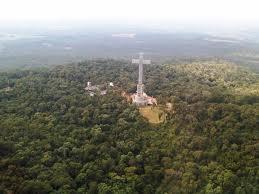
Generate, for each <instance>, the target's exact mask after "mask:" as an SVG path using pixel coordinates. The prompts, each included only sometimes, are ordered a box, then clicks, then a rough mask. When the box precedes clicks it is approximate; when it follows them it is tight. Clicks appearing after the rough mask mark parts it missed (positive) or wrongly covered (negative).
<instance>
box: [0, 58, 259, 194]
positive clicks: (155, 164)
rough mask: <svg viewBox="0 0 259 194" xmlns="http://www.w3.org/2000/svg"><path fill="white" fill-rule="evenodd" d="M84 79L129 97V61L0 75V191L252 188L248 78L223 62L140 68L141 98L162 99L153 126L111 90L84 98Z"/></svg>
mask: <svg viewBox="0 0 259 194" xmlns="http://www.w3.org/2000/svg"><path fill="white" fill-rule="evenodd" d="M89 80H91V81H92V82H93V83H96V84H101V83H104V82H106V83H108V82H113V83H114V85H115V86H118V87H119V88H120V90H121V91H126V92H128V93H132V92H135V90H136V88H135V87H136V86H135V82H136V80H137V71H136V66H133V65H132V64H130V63H129V62H128V61H126V60H125V61H122V60H112V59H100V60H88V61H85V62H80V63H74V64H68V65H58V66H55V67H46V68H34V69H25V70H13V71H10V72H1V73H0V154H1V160H0V175H1V176H0V191H2V192H10V193H12V192H14V193H28V192H29V191H30V192H34V193H57V192H59V193H257V192H258V184H257V176H258V172H257V171H258V170H257V158H258V153H257V152H256V150H257V149H258V130H257V129H258V128H259V95H258V91H259V87H258V86H259V78H258V74H256V73H253V72H252V71H251V70H250V69H246V68H244V67H241V66H238V65H236V64H233V63H229V62H226V61H202V62H199V61H196V62H191V63H187V62H179V63H177V64H171V63H168V64H153V65H148V66H146V67H145V80H144V83H145V86H146V88H147V90H148V91H149V94H150V95H151V96H156V98H157V100H158V103H159V104H161V105H166V103H171V104H172V108H171V109H164V111H165V114H166V120H165V122H161V123H158V124H156V125H153V124H150V123H149V122H148V120H146V119H145V118H144V117H143V116H142V115H141V114H140V113H139V110H138V108H137V107H136V106H135V105H132V104H129V103H128V102H127V100H126V99H125V98H123V97H122V96H121V91H120V90H114V91H110V92H108V93H107V95H104V96H98V95H97V96H95V97H91V96H89V95H86V93H85V90H84V88H85V86H86V84H87V81H89ZM6 88H9V89H8V90H7V89H6Z"/></svg>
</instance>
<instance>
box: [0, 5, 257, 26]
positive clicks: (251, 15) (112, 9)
mask: <svg viewBox="0 0 259 194" xmlns="http://www.w3.org/2000/svg"><path fill="white" fill-rule="evenodd" d="M10 20H11V21H17V20H18V21H19V20H37V21H42V20H45V21H60V20H84V21H90V22H93V21H103V22H107V21H124V22H137V21H139V22H142V21H150V22H167V21H176V22H177V21H178V22H179V21H186V22H189V23H210V22H212V21H213V22H220V23H221V24H222V25H226V26H227V25H230V24H231V25H238V24H252V25H258V26H259V0H0V21H2V22H3V21H10Z"/></svg>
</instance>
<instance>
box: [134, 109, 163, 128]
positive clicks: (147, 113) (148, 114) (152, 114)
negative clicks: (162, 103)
mask: <svg viewBox="0 0 259 194" xmlns="http://www.w3.org/2000/svg"><path fill="white" fill-rule="evenodd" d="M139 112H140V114H141V115H142V116H143V117H145V118H146V119H147V120H148V121H149V122H150V123H153V124H158V123H162V122H164V120H165V113H164V111H163V110H161V108H159V107H151V106H147V107H140V108H139Z"/></svg>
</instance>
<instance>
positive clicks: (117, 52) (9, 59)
mask: <svg viewBox="0 0 259 194" xmlns="http://www.w3.org/2000/svg"><path fill="white" fill-rule="evenodd" d="M212 40H213V41H212ZM140 51H141V52H144V53H145V54H146V55H147V56H148V57H149V58H150V59H151V60H152V61H153V63H156V62H161V61H162V62H164V61H167V60H174V59H177V58H180V59H191V58H207V57H215V58H226V59H229V60H234V61H237V62H240V63H242V64H244V65H250V64H252V65H250V66H255V67H257V66H258V67H259V65H257V64H258V63H257V64H256V62H257V61H254V60H253V61H252V60H251V58H249V59H246V58H245V57H244V56H235V55H233V53H239V52H241V51H249V52H250V51H252V53H259V46H258V44H256V43H255V42H252V41H247V40H239V39H233V38H232V39H229V38H224V39H222V38H219V37H216V36H210V35H207V34H196V33H154V32H145V33H144V32H140V33H134V34H132V33H119V34H114V33H112V32H98V33H97V32H95V33H93V32H92V33H89V32H87V31H83V32H80V33H79V32H77V33H75V32H69V33H67V32H66V33H64V32H63V33H59V34H38V35H37V34H36V35H35V34H33V35H31V36H29V35H27V36H19V35H9V36H8V37H7V38H4V37H2V38H0V69H6V68H14V67H17V66H18V67H23V66H39V65H57V64H64V63H71V62H78V61H83V60H86V59H91V58H114V59H131V58H132V57H133V56H135V55H137V53H138V52H140Z"/></svg>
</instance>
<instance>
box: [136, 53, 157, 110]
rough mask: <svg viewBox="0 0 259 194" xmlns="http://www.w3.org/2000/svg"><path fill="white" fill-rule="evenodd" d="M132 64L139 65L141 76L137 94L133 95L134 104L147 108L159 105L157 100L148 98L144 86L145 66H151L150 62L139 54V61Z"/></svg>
mask: <svg viewBox="0 0 259 194" xmlns="http://www.w3.org/2000/svg"><path fill="white" fill-rule="evenodd" d="M132 63H136V64H139V76H138V84H137V91H136V93H134V94H132V95H131V98H132V102H133V103H135V104H136V105H137V106H146V105H153V104H155V105H157V101H156V99H155V98H153V97H150V96H148V95H147V94H146V93H145V92H144V84H143V64H150V63H151V61H150V60H144V57H143V53H139V59H132Z"/></svg>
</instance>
